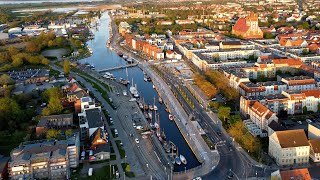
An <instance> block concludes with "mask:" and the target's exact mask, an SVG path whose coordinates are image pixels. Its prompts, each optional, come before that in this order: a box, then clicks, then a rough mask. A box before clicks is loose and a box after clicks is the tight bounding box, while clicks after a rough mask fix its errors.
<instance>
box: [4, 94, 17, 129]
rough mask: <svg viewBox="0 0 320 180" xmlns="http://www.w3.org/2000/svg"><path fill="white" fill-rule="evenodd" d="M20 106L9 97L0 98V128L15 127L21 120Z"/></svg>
mask: <svg viewBox="0 0 320 180" xmlns="http://www.w3.org/2000/svg"><path fill="white" fill-rule="evenodd" d="M21 115H22V111H21V109H20V106H19V105H18V104H17V102H16V101H14V100H13V99H11V98H8V97H5V98H0V130H6V129H11V130H12V129H15V128H16V127H17V125H18V123H19V121H20V120H21V118H22V117H21Z"/></svg>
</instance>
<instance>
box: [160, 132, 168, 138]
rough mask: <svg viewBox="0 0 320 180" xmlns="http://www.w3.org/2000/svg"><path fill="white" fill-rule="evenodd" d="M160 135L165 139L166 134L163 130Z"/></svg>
mask: <svg viewBox="0 0 320 180" xmlns="http://www.w3.org/2000/svg"><path fill="white" fill-rule="evenodd" d="M161 137H162V139H163V140H166V139H167V136H166V134H165V133H164V131H162V132H161Z"/></svg>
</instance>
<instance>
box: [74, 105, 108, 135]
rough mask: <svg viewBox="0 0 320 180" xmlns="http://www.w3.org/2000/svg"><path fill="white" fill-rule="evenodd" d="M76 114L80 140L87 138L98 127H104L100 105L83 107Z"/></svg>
mask: <svg viewBox="0 0 320 180" xmlns="http://www.w3.org/2000/svg"><path fill="white" fill-rule="evenodd" d="M78 116H79V126H80V137H81V140H88V139H89V138H90V136H91V135H92V134H93V133H94V132H95V131H96V130H97V129H98V128H102V129H104V125H103V121H102V116H101V107H95V108H88V109H84V110H83V111H82V112H81V113H79V114H78Z"/></svg>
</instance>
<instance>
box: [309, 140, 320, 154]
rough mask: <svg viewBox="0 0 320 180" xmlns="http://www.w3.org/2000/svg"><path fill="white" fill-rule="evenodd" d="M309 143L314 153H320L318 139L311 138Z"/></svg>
mask: <svg viewBox="0 0 320 180" xmlns="http://www.w3.org/2000/svg"><path fill="white" fill-rule="evenodd" d="M309 143H310V146H311V148H312V149H313V152H314V153H320V139H312V140H310V141H309Z"/></svg>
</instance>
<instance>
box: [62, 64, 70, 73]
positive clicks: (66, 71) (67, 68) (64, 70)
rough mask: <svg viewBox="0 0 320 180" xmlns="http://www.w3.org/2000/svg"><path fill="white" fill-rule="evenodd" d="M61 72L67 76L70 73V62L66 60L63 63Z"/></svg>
mask: <svg viewBox="0 0 320 180" xmlns="http://www.w3.org/2000/svg"><path fill="white" fill-rule="evenodd" d="M63 72H64V73H65V74H67V75H68V74H69V73H70V61H68V60H64V61H63Z"/></svg>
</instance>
